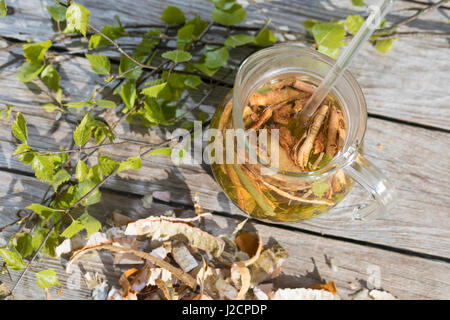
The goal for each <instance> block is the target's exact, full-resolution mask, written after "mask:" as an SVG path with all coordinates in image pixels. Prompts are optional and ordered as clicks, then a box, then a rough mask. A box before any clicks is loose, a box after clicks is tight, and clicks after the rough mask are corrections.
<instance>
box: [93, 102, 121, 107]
mask: <svg viewBox="0 0 450 320" xmlns="http://www.w3.org/2000/svg"><path fill="white" fill-rule="evenodd" d="M93 102H94V104H96V105H98V106H99V107H102V108H115V107H117V105H116V103H115V102H114V101H111V100H94V101H93Z"/></svg>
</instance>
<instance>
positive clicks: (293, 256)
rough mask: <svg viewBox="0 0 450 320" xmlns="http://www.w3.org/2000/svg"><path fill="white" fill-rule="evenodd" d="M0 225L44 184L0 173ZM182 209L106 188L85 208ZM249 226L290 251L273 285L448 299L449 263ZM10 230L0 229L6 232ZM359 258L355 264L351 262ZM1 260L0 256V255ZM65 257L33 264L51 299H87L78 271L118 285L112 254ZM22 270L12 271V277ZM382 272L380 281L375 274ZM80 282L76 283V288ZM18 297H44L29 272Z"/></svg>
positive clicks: (221, 228) (211, 223) (228, 223)
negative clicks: (327, 284)
mask: <svg viewBox="0 0 450 320" xmlns="http://www.w3.org/2000/svg"><path fill="white" fill-rule="evenodd" d="M0 179H1V181H2V182H5V183H2V184H1V185H0V199H1V200H2V208H1V209H0V210H1V211H0V225H4V224H6V223H9V222H11V221H12V220H13V219H14V217H13V215H14V212H15V210H16V209H17V208H19V207H21V206H22V205H23V200H22V197H23V196H24V195H25V194H26V195H27V196H28V198H27V201H28V202H33V201H34V202H36V201H39V200H40V199H39V197H40V195H41V194H42V192H43V190H44V189H45V184H43V183H41V182H39V181H37V180H36V179H34V178H29V177H23V176H20V175H15V174H11V173H5V172H0ZM171 209H174V210H185V209H180V208H172V207H170V206H167V205H165V204H160V203H154V205H153V207H152V208H151V209H144V208H143V207H142V204H141V201H140V199H139V198H138V197H129V196H127V197H124V196H122V195H117V194H113V193H110V192H107V191H106V192H104V194H103V199H102V201H101V202H100V203H99V204H97V205H94V206H92V207H91V208H90V209H89V212H90V213H91V214H93V215H94V216H96V217H97V218H99V219H101V220H103V221H105V220H107V218H108V217H109V216H110V214H111V213H112V212H113V211H114V210H121V212H122V213H124V214H126V215H128V216H130V217H132V218H133V219H138V218H142V217H147V216H148V215H151V214H161V213H163V212H165V211H167V210H171ZM240 221H241V220H236V219H233V218H228V217H223V216H219V215H214V216H213V218H212V219H206V220H205V227H204V228H205V230H207V231H209V232H211V233H213V234H215V235H220V234H231V233H232V232H233V230H234V228H235V227H236V225H237V223H239V222H240ZM246 228H247V229H248V230H256V231H258V232H260V233H261V234H262V236H263V241H264V243H267V242H268V241H273V240H276V241H278V242H279V243H280V244H281V245H282V246H283V247H284V248H285V249H286V250H287V251H288V252H289V253H290V257H289V258H288V260H287V261H286V262H285V263H284V264H283V268H282V270H283V272H282V274H281V276H280V277H279V278H278V279H277V280H276V282H275V283H276V285H277V287H282V288H284V287H304V286H310V285H313V284H316V283H318V282H322V281H331V280H334V281H335V282H336V285H337V289H338V293H339V295H340V296H341V297H342V298H348V295H349V294H352V293H354V292H355V291H357V290H358V289H359V288H360V287H365V286H371V285H372V286H380V287H381V288H383V289H384V290H387V291H389V292H391V293H392V294H394V295H395V296H397V297H398V298H400V299H449V298H450V293H449V291H448V286H449V285H450V283H449V279H448V273H449V272H450V265H449V264H448V263H444V262H438V261H432V260H427V259H422V258H417V257H412V256H409V255H404V254H399V253H394V252H390V251H385V250H381V249H376V248H370V247H367V246H362V245H356V244H352V243H347V242H343V241H338V240H331V239H326V238H323V237H320V236H314V235H308V234H303V233H299V232H294V231H289V230H282V229H277V228H273V227H269V226H265V225H261V224H258V223H248V224H247V225H246ZM11 232H12V230H8V232H5V233H3V234H1V236H4V237H7V236H8V235H10V234H11ZM331 258H334V260H335V261H336V262H335V264H336V265H337V267H338V271H337V272H335V271H332V269H331V267H330V259H331ZM355 261H357V263H355ZM0 262H1V258H0ZM65 263H66V261H65V260H59V259H51V258H49V257H43V258H42V259H40V260H39V261H38V262H36V263H35V264H34V265H33V268H32V269H33V271H36V272H38V271H41V270H45V269H48V268H53V269H54V270H55V271H56V272H57V273H58V278H59V280H60V282H61V284H62V286H63V291H62V294H61V296H59V297H58V296H57V295H56V292H57V291H58V289H59V287H56V288H52V289H51V293H52V297H53V298H54V299H88V298H90V291H89V290H88V289H87V287H86V285H85V283H84V278H83V276H82V274H84V273H86V272H98V273H99V274H100V276H101V277H102V278H105V279H107V280H108V283H109V284H117V279H118V277H119V275H120V272H121V271H120V268H119V267H118V266H114V265H113V264H112V263H113V260H112V257H111V256H110V255H109V254H108V253H107V252H103V253H100V254H95V255H94V257H92V258H90V259H84V258H83V259H82V260H81V261H80V263H79V264H78V266H79V267H80V268H79V269H78V268H75V269H74V272H73V273H72V274H67V273H65V271H64V266H65ZM19 274H20V272H12V278H13V280H16V279H17V277H18V276H19ZM377 275H379V276H380V282H379V283H378V284H377V282H376V281H375V280H373V279H375V278H374V277H376V276H377ZM0 281H3V282H4V283H5V284H6V285H7V286H9V287H10V288H11V285H12V281H11V279H9V278H8V275H7V274H4V275H0ZM78 284H79V285H80V287H79V288H78ZM15 297H16V299H45V292H44V291H43V290H41V289H39V288H38V287H37V285H36V280H35V279H34V275H33V273H31V272H29V273H28V274H27V275H26V276H25V278H24V279H23V282H22V284H21V285H20V287H19V288H18V290H17V291H16V293H15Z"/></svg>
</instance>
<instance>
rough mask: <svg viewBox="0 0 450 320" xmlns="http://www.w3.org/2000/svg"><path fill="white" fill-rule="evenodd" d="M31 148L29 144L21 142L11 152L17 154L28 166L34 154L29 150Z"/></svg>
mask: <svg viewBox="0 0 450 320" xmlns="http://www.w3.org/2000/svg"><path fill="white" fill-rule="evenodd" d="M31 150H33V148H31V147H30V146H29V145H27V144H25V143H22V144H20V145H18V146H17V148H16V150H15V151H14V153H13V154H12V155H13V156H14V155H17V158H18V159H19V160H20V161H22V162H23V163H24V164H26V165H27V166H29V165H30V164H32V163H33V160H34V157H35V156H36V153H35V152H31Z"/></svg>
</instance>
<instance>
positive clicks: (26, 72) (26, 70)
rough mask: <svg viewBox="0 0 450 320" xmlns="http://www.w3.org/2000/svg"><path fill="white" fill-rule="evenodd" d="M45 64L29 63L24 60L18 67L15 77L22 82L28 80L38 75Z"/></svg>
mask: <svg viewBox="0 0 450 320" xmlns="http://www.w3.org/2000/svg"><path fill="white" fill-rule="evenodd" d="M44 67H45V64H44V63H43V62H42V63H40V64H31V63H29V62H28V61H26V62H24V63H23V64H22V66H21V67H20V69H19V72H18V74H17V76H16V79H17V80H19V81H22V82H29V81H31V80H33V79H34V78H35V77H36V76H38V75H39V74H40V73H41V71H42V70H44Z"/></svg>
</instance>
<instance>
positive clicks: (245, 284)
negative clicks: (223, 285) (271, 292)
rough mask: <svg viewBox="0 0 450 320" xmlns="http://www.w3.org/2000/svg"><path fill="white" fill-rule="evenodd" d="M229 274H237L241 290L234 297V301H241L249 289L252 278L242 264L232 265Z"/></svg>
mask: <svg viewBox="0 0 450 320" xmlns="http://www.w3.org/2000/svg"><path fill="white" fill-rule="evenodd" d="M231 273H239V274H240V278H241V289H240V290H239V292H238V294H237V295H236V298H234V299H235V300H241V299H242V298H243V297H245V295H246V294H247V292H248V290H249V289H250V282H251V279H252V276H251V275H250V271H249V270H248V268H247V267H246V266H245V265H244V264H243V263H242V262H237V263H234V264H233V266H232V267H231Z"/></svg>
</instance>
